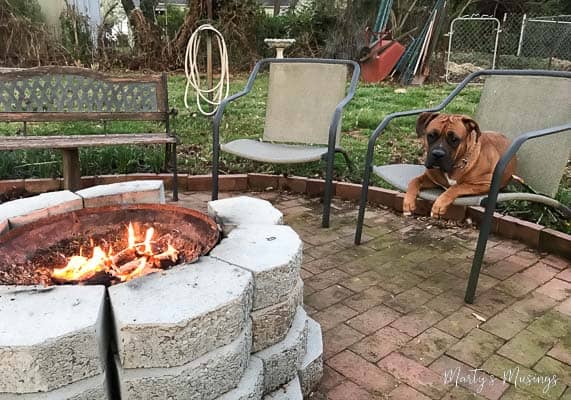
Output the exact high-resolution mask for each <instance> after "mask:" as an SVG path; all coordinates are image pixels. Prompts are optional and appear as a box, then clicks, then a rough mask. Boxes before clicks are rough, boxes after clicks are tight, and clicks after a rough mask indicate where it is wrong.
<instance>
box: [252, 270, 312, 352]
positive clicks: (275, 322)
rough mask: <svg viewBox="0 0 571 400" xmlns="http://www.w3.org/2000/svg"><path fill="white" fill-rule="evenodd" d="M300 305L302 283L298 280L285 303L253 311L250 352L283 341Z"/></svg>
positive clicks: (301, 300) (301, 301)
mask: <svg viewBox="0 0 571 400" xmlns="http://www.w3.org/2000/svg"><path fill="white" fill-rule="evenodd" d="M302 303H303V281H302V280H301V278H300V279H298V283H297V285H296V286H295V288H294V289H293V290H292V292H291V293H290V294H289V296H288V297H287V299H286V300H285V301H283V302H281V303H278V304H276V305H273V306H269V307H266V308H262V309H260V310H257V311H254V312H253V313H252V315H251V317H252V332H253V334H252V336H253V343H252V351H253V352H257V351H260V350H263V349H266V348H268V347H270V346H272V345H274V344H276V343H277V342H279V341H281V340H283V339H284V338H285V337H286V335H287V333H288V331H289V328H290V327H291V324H292V322H293V318H294V317H295V312H296V310H297V307H298V306H300V305H301V304H302Z"/></svg>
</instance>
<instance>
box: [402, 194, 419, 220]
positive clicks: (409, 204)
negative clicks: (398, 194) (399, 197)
mask: <svg viewBox="0 0 571 400" xmlns="http://www.w3.org/2000/svg"><path fill="white" fill-rule="evenodd" d="M414 210H416V199H415V198H414V197H413V196H406V195H405V196H404V200H403V202H402V214H403V215H404V216H410V215H412V214H414Z"/></svg>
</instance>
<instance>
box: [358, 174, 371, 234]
mask: <svg viewBox="0 0 571 400" xmlns="http://www.w3.org/2000/svg"><path fill="white" fill-rule="evenodd" d="M370 180H371V167H370V166H367V167H366V168H365V174H364V176H363V184H362V185H361V199H360V201H359V215H358V217H357V229H356V230H355V244H356V245H360V244H361V238H362V236H363V223H364V222H365V209H366V208H367V196H368V194H369V182H370Z"/></svg>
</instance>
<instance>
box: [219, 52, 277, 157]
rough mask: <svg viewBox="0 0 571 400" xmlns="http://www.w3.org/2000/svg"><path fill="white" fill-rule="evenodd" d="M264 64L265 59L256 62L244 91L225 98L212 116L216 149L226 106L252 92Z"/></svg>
mask: <svg viewBox="0 0 571 400" xmlns="http://www.w3.org/2000/svg"><path fill="white" fill-rule="evenodd" d="M266 62H267V60H266V59H264V60H260V61H258V62H257V63H256V65H255V66H254V69H253V70H252V73H251V74H250V77H249V78H248V82H247V83H246V86H245V87H244V89H243V90H242V91H241V92H238V93H236V94H233V95H232V96H230V97H227V98H225V99H224V100H222V102H220V104H219V105H218V110H216V114H214V118H213V120H212V139H213V146H216V147H218V146H219V145H220V122H221V121H222V116H223V114H224V110H225V109H226V106H227V105H228V104H229V103H230V102H232V101H234V100H237V99H239V98H240V97H242V96H245V95H247V94H248V93H250V92H251V91H252V87H253V86H254V81H255V80H256V76H257V75H258V72H260V68H261V67H262V65H263V64H265V63H266Z"/></svg>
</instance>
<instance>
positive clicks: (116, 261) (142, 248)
mask: <svg viewBox="0 0 571 400" xmlns="http://www.w3.org/2000/svg"><path fill="white" fill-rule="evenodd" d="M154 234H155V230H154V229H153V228H149V229H147V231H146V232H145V239H144V240H143V242H137V239H136V237H135V229H134V228H133V224H131V223H129V227H128V228H127V247H126V248H125V249H123V250H121V251H119V252H118V253H114V250H113V247H112V246H109V250H108V251H107V252H105V251H104V250H103V249H102V248H101V246H94V244H93V241H92V242H91V247H92V254H91V257H89V258H87V257H85V256H83V255H82V254H83V249H80V251H79V255H77V256H72V257H70V258H69V260H68V262H67V265H66V266H65V267H63V268H54V269H53V271H52V278H53V279H54V280H56V281H60V282H78V281H88V280H90V279H92V278H93V277H95V276H96V275H98V274H107V275H109V276H110V277H111V278H114V279H115V280H118V281H120V282H125V281H128V280H131V279H133V278H136V277H138V276H143V275H147V274H150V273H151V272H156V271H160V270H161V269H162V268H164V267H166V266H170V265H173V264H175V263H176V262H177V261H178V258H179V252H178V250H176V249H175V248H174V247H172V246H171V245H170V244H167V249H166V250H165V251H163V252H162V253H158V254H157V253H156V252H155V251H154V250H153V244H154V243H155V242H154V241H153V236H154Z"/></svg>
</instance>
